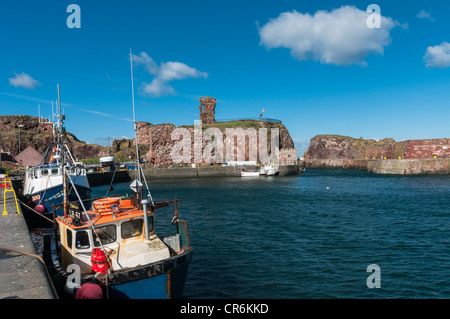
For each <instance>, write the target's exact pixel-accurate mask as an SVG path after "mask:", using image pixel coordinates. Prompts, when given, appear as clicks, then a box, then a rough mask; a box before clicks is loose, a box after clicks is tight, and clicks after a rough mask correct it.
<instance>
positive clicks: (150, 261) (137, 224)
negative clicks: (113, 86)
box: [44, 50, 193, 299]
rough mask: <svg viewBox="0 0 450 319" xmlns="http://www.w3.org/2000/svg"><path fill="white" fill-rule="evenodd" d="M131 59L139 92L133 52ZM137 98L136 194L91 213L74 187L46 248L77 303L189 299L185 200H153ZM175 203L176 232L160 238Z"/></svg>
mask: <svg viewBox="0 0 450 319" xmlns="http://www.w3.org/2000/svg"><path fill="white" fill-rule="evenodd" d="M130 61H131V79H132V82H131V83H132V92H133V91H134V89H133V66H132V54H131V50H130ZM132 96H133V118H134V130H135V139H136V166H137V170H136V175H137V176H136V179H135V180H134V181H133V182H132V183H131V184H130V188H131V190H132V196H131V197H128V196H121V195H116V196H108V197H102V198H97V199H95V200H94V201H92V206H91V208H90V209H89V210H86V207H85V205H84V201H83V200H82V199H81V197H80V196H79V194H78V192H77V189H76V188H75V187H74V191H75V193H76V194H77V197H78V203H69V201H68V198H67V196H65V197H64V203H63V211H64V215H63V216H59V217H56V219H55V234H56V235H55V236H54V237H55V240H54V241H53V245H52V244H50V245H49V244H47V245H45V246H44V251H46V252H45V253H44V256H47V258H46V262H47V264H48V265H49V266H50V267H52V269H53V271H54V272H55V273H56V274H57V275H59V277H60V278H62V279H63V282H65V288H64V291H65V292H66V293H67V294H68V295H69V296H72V297H74V298H75V299H100V298H106V299H122V298H126V299H153V298H156V299H166V298H169V299H171V298H181V297H182V296H183V289H184V285H185V281H186V276H187V271H188V267H189V264H190V261H191V259H192V255H193V249H192V247H191V245H190V242H189V231H188V226H187V222H186V221H183V220H180V219H179V218H178V217H179V207H180V200H178V199H175V200H172V201H163V202H154V201H153V198H152V196H151V193H150V190H149V188H148V184H147V181H146V179H145V176H144V173H143V170H142V167H141V165H140V159H139V148H138V145H139V143H138V135H137V126H136V119H135V111H134V93H133V95H132ZM65 174H66V175H65V176H67V181H68V182H70V183H68V184H70V185H74V181H73V180H72V178H71V176H70V174H69V172H65ZM142 181H144V183H145V187H146V192H147V196H144V193H143V188H144V184H143V183H142ZM65 185H66V184H65ZM64 194H67V192H64ZM89 203H90V202H89ZM170 204H173V205H174V207H175V211H174V216H173V218H172V219H171V224H172V225H174V226H176V233H174V234H172V235H169V236H158V235H157V233H156V229H155V219H156V217H157V215H159V213H160V210H161V209H162V208H164V207H169V206H170ZM45 242H48V241H44V243H45ZM48 258H50V260H48ZM73 271H74V272H75V273H76V275H74V274H73V273H72V272H73Z"/></svg>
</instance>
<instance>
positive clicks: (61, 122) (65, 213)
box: [58, 84, 69, 217]
mask: <svg viewBox="0 0 450 319" xmlns="http://www.w3.org/2000/svg"><path fill="white" fill-rule="evenodd" d="M58 105H59V115H58V121H59V147H60V154H61V176H62V180H63V194H64V201H63V207H64V217H67V216H68V211H69V207H68V206H69V205H68V200H67V199H68V198H67V197H68V196H67V178H66V172H65V167H64V166H65V163H64V160H65V158H64V157H65V151H64V146H63V145H64V134H63V130H64V129H63V116H62V113H61V96H60V93H59V84H58Z"/></svg>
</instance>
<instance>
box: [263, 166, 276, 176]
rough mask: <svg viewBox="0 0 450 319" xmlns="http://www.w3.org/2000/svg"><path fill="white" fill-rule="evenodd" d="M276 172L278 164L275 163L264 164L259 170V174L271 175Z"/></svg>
mask: <svg viewBox="0 0 450 319" xmlns="http://www.w3.org/2000/svg"><path fill="white" fill-rule="evenodd" d="M277 173H278V166H276V165H275V164H273V165H270V164H269V165H264V166H263V167H261V169H260V170H259V174H260V175H267V176H273V175H276V174H277Z"/></svg>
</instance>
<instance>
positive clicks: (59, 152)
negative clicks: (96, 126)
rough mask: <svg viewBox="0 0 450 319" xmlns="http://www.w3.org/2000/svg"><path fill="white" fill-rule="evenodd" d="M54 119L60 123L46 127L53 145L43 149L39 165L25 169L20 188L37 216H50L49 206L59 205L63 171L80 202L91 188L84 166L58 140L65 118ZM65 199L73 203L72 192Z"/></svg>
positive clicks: (88, 195) (59, 139) (61, 139)
mask: <svg viewBox="0 0 450 319" xmlns="http://www.w3.org/2000/svg"><path fill="white" fill-rule="evenodd" d="M58 94H59V88H58ZM58 118H59V119H60V123H58V124H57V125H55V123H52V122H48V123H47V124H50V125H53V134H54V136H53V137H54V142H53V143H50V145H49V146H48V147H47V150H46V152H45V154H44V156H43V157H42V160H41V162H40V163H39V165H37V166H28V167H27V169H26V174H25V181H24V185H23V195H24V200H25V203H26V204H27V205H28V206H30V207H31V208H33V209H34V210H36V211H37V212H39V213H41V214H45V213H46V214H48V213H50V212H51V211H52V208H51V207H52V205H58V204H61V203H62V202H63V196H64V194H63V167H64V170H66V171H67V172H68V174H69V175H70V177H71V178H72V180H73V181H74V185H75V187H76V189H77V191H78V193H79V194H80V196H81V198H82V199H87V198H90V196H91V188H90V186H89V181H88V178H87V176H86V169H85V167H84V165H83V164H82V163H79V162H75V160H74V158H73V156H72V154H71V153H70V150H69V148H68V147H67V145H66V144H65V143H64V141H63V138H62V137H61V136H62V132H63V131H64V130H65V128H64V127H63V124H62V120H63V119H65V117H64V116H62V115H61V113H60V114H59V115H58ZM55 131H56V133H59V135H60V137H59V138H57V136H56V134H55ZM57 139H58V140H57ZM56 140H57V141H56ZM67 195H68V197H69V200H77V197H76V195H75V192H74V190H73V188H70V189H69V190H68V194H67Z"/></svg>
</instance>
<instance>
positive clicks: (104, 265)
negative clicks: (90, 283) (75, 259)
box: [91, 248, 109, 274]
mask: <svg viewBox="0 0 450 319" xmlns="http://www.w3.org/2000/svg"><path fill="white" fill-rule="evenodd" d="M91 263H92V271H93V272H99V273H102V274H106V272H107V271H108V269H109V263H108V260H107V258H106V255H105V253H104V252H103V250H102V249H100V248H94V249H93V250H92V255H91Z"/></svg>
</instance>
